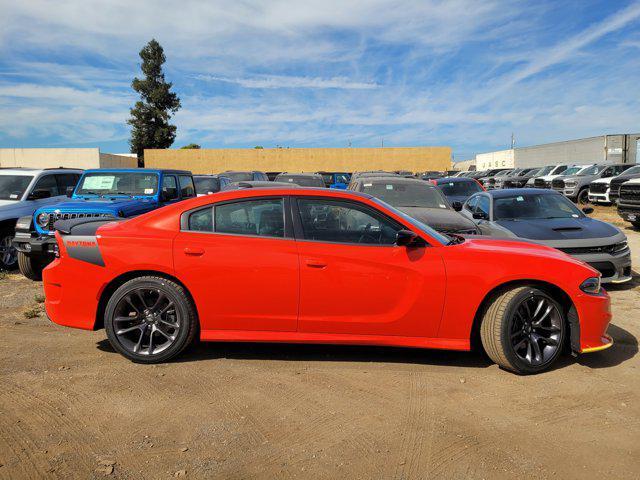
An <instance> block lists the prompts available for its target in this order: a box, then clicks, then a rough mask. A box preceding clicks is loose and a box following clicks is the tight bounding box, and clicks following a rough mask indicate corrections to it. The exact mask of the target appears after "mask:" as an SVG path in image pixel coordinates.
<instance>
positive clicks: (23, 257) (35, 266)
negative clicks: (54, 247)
mask: <svg viewBox="0 0 640 480" xmlns="http://www.w3.org/2000/svg"><path fill="white" fill-rule="evenodd" d="M45 266H46V264H44V262H43V261H42V260H40V259H39V258H38V257H30V256H29V255H27V254H25V253H22V252H18V268H19V269H20V273H21V274H22V275H24V276H25V277H27V278H28V279H29V280H36V281H40V280H42V270H44V267H45Z"/></svg>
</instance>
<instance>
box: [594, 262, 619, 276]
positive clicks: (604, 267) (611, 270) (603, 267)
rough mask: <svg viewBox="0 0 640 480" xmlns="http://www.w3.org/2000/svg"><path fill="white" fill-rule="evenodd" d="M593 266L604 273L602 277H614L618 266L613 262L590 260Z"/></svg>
mask: <svg viewBox="0 0 640 480" xmlns="http://www.w3.org/2000/svg"><path fill="white" fill-rule="evenodd" d="M588 263H589V265H591V266H592V267H593V268H595V269H596V270H598V271H599V272H600V273H601V274H602V278H609V277H613V276H614V275H615V274H616V267H614V266H613V263H611V262H588Z"/></svg>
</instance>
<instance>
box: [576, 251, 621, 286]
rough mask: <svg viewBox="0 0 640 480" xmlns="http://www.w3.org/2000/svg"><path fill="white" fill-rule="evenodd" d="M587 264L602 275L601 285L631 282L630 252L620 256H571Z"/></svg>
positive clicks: (599, 254)
mask: <svg viewBox="0 0 640 480" xmlns="http://www.w3.org/2000/svg"><path fill="white" fill-rule="evenodd" d="M571 256H572V257H574V258H577V259H578V260H582V261H583V262H585V263H588V264H589V265H590V266H591V267H593V268H595V269H596V270H598V271H599V272H600V274H601V275H602V283H625V282H628V281H630V280H631V278H632V275H631V251H630V250H627V251H626V252H622V254H617V255H611V254H610V253H589V254H579V255H578V254H574V255H571Z"/></svg>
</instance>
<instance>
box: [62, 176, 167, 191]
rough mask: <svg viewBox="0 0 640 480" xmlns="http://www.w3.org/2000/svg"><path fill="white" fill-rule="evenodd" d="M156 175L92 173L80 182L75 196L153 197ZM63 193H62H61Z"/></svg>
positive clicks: (156, 184) (156, 180)
mask: <svg viewBox="0 0 640 480" xmlns="http://www.w3.org/2000/svg"><path fill="white" fill-rule="evenodd" d="M157 191H158V175H157V174H155V173H137V172H109V171H106V172H92V173H87V174H85V175H84V176H83V177H82V179H81V180H80V185H79V187H78V189H77V190H76V195H101V196H105V195H128V196H147V195H155V194H156V193H157ZM63 193H64V192H63Z"/></svg>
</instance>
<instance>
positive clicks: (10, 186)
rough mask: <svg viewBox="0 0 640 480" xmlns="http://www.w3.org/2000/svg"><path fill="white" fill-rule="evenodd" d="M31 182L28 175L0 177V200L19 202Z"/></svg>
mask: <svg viewBox="0 0 640 480" xmlns="http://www.w3.org/2000/svg"><path fill="white" fill-rule="evenodd" d="M31 180H33V177H32V176H28V175H0V200H15V201H18V200H20V199H21V198H22V196H23V195H24V191H25V190H26V189H27V187H28V186H29V184H30V183H31Z"/></svg>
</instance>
